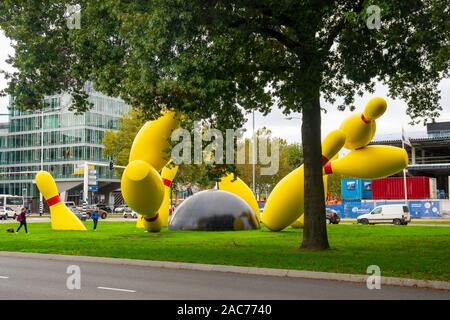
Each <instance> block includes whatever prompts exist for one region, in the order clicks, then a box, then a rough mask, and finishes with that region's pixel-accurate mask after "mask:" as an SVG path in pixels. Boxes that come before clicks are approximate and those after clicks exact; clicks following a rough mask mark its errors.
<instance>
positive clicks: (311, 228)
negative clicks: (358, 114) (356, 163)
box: [301, 90, 329, 250]
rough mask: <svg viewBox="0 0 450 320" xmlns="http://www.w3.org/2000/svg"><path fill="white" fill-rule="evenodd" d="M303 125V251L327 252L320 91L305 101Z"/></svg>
mask: <svg viewBox="0 0 450 320" xmlns="http://www.w3.org/2000/svg"><path fill="white" fill-rule="evenodd" d="M304 102H305V103H304V106H303V111H302V115H303V121H302V141H303V156H304V166H305V187H304V190H305V210H304V214H305V225H304V229H303V242H302V245H301V248H302V249H305V250H325V249H328V248H329V244H328V236H327V226H326V223H325V219H326V217H325V198H324V186H323V178H322V146H321V134H320V131H321V128H320V127H321V119H320V117H321V114H320V113H321V110H320V91H319V90H317V91H316V93H315V94H314V95H313V97H312V98H311V99H308V100H307V101H304Z"/></svg>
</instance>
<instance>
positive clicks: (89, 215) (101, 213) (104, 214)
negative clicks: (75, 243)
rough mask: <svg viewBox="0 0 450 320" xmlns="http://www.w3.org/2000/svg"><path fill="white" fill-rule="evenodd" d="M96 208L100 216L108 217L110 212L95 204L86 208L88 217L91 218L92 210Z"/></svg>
mask: <svg viewBox="0 0 450 320" xmlns="http://www.w3.org/2000/svg"><path fill="white" fill-rule="evenodd" d="M94 210H97V212H98V215H99V216H100V218H102V219H106V217H107V216H108V212H106V211H105V210H102V209H98V208H96V207H95V206H94V207H92V206H91V207H89V208H86V214H87V217H88V219H90V218H91V213H92V211H94Z"/></svg>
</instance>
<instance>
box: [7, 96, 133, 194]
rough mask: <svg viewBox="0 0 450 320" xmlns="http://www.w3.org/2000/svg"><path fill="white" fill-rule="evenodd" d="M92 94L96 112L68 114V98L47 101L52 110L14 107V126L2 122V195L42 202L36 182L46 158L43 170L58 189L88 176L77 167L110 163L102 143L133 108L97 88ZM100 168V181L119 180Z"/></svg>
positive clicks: (90, 97)
mask: <svg viewBox="0 0 450 320" xmlns="http://www.w3.org/2000/svg"><path fill="white" fill-rule="evenodd" d="M88 92H89V102H90V103H91V104H92V108H91V109H90V111H88V112H86V113H84V114H81V115H76V114H75V113H74V112H71V111H69V107H68V106H69V104H70V100H71V99H70V96H69V95H67V94H61V95H55V96H51V97H47V98H46V104H47V108H46V109H45V110H43V111H42V112H41V111H38V112H37V113H30V112H22V111H20V110H17V109H15V108H14V105H13V103H10V107H9V122H8V123H2V124H0V145H1V148H0V194H12V195H24V196H26V197H27V198H28V199H32V198H34V199H37V198H39V192H38V190H37V188H36V186H35V185H34V183H33V180H34V176H35V173H36V171H39V170H40V169H41V155H42V156H43V159H42V160H43V169H44V170H46V171H49V172H50V173H51V174H52V175H53V177H54V178H55V180H56V181H57V182H58V186H59V185H60V184H61V183H62V182H72V184H71V185H77V182H78V183H79V184H82V180H83V176H82V175H77V174H74V168H75V165H77V164H78V165H79V164H80V163H83V162H84V161H91V162H101V163H109V161H110V159H108V158H106V157H105V156H104V155H103V148H104V147H103V144H102V139H103V137H104V135H105V132H106V131H107V130H117V129H118V128H119V120H120V116H121V115H122V114H126V113H127V112H128V110H129V106H128V105H127V104H125V103H124V102H123V101H122V100H120V99H117V98H111V97H107V96H105V95H103V94H101V93H98V92H95V91H93V90H92V88H88ZM96 170H97V178H98V181H99V182H102V183H112V182H115V183H118V182H119V179H118V178H117V177H115V176H114V171H110V170H109V168H108V167H96ZM68 192H69V196H70V195H71V193H70V190H68ZM76 192H77V194H76V196H79V191H76ZM73 195H74V194H72V196H73Z"/></svg>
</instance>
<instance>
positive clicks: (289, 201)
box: [262, 130, 346, 231]
mask: <svg viewBox="0 0 450 320" xmlns="http://www.w3.org/2000/svg"><path fill="white" fill-rule="evenodd" d="M345 138H346V137H345V134H344V132H342V131H341V130H334V131H332V132H330V133H329V134H328V136H327V137H326V138H325V140H324V141H323V142H322V162H323V164H325V163H328V159H332V158H333V157H334V156H335V155H336V154H337V153H338V152H339V150H341V148H342V147H343V146H344V143H345ZM303 205H304V167H303V165H301V166H300V167H299V168H297V169H295V170H294V171H292V172H291V173H290V174H288V175H287V176H286V177H284V178H283V179H282V180H281V181H280V182H279V183H278V184H277V185H276V186H275V188H274V189H273V191H272V193H271V194H270V196H269V198H268V199H267V202H266V206H265V208H264V211H263V215H262V222H263V223H264V224H265V225H266V226H267V227H268V228H269V229H270V230H272V231H280V230H283V229H284V228H286V227H287V226H289V225H290V224H292V223H293V222H294V221H295V220H297V219H298V218H299V217H300V216H301V214H302V213H303Z"/></svg>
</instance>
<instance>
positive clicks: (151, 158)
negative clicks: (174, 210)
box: [121, 111, 178, 232]
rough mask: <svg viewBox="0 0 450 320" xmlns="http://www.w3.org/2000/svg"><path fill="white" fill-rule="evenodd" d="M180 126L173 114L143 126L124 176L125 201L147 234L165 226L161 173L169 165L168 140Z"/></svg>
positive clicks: (167, 113) (122, 184)
mask: <svg viewBox="0 0 450 320" xmlns="http://www.w3.org/2000/svg"><path fill="white" fill-rule="evenodd" d="M177 127H178V121H177V119H176V115H175V113H174V112H172V111H167V112H165V113H164V114H163V115H162V116H161V117H160V118H158V119H157V120H155V121H149V122H147V123H146V124H144V126H143V127H142V128H141V129H140V130H139V132H138V134H137V135H136V137H135V139H134V141H133V145H132V147H131V151H130V157H129V164H128V166H127V167H126V168H125V171H124V173H123V175H122V181H121V188H122V194H123V197H124V200H125V202H126V203H127V205H128V206H129V207H130V208H131V209H133V210H134V211H136V212H137V213H138V222H137V227H139V226H142V227H143V228H144V229H146V230H147V231H152V232H158V231H160V230H161V227H162V225H163V222H162V221H161V219H160V215H159V213H158V210H159V209H160V208H161V205H162V203H163V199H164V185H163V180H162V178H161V176H160V175H159V173H158V172H159V171H160V170H161V169H162V168H163V167H164V166H165V165H166V164H167V162H168V161H167V159H168V158H169V154H168V152H167V150H168V149H169V140H168V139H169V138H170V135H171V134H172V131H173V130H175V129H176V128H177Z"/></svg>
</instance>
